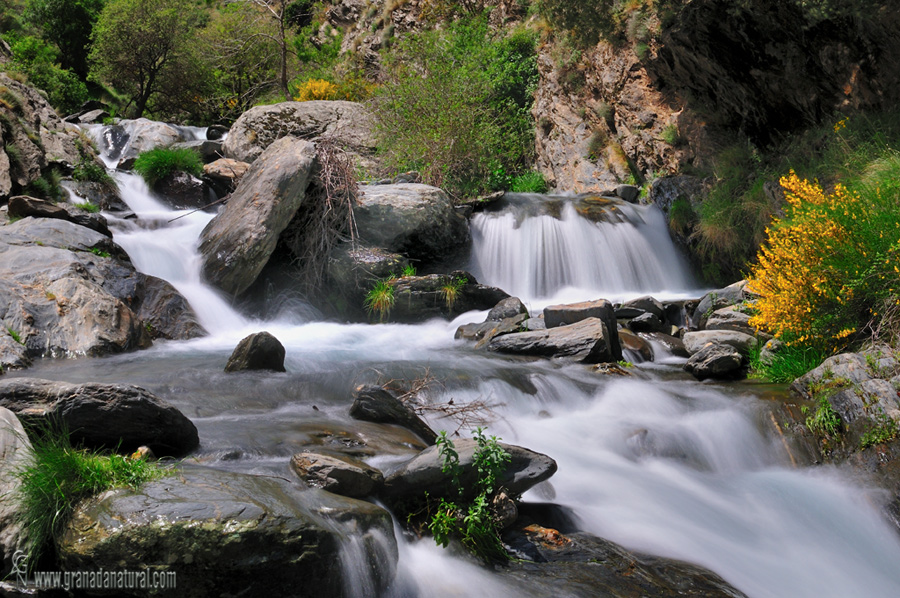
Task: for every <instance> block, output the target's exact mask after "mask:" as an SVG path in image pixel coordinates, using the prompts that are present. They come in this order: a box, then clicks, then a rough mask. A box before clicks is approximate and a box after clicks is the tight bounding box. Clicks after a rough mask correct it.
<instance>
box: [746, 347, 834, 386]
mask: <svg viewBox="0 0 900 598" xmlns="http://www.w3.org/2000/svg"><path fill="white" fill-rule="evenodd" d="M761 351H762V349H761V346H760V345H759V344H757V345H756V346H755V347H754V348H753V349H751V351H750V369H751V372H752V376H753V377H754V378H760V379H763V380H768V381H769V382H775V383H779V384H781V383H786V382H793V381H794V380H796V379H797V378H799V377H800V376H802V375H804V374H806V373H807V372H809V371H810V370H812V369H815V368H816V367H818V366H819V364H821V363H822V362H823V361H825V358H826V357H828V355H827V354H826V353H825V352H823V351H821V350H819V349H816V348H814V347H804V346H796V345H784V346H782V347H780V348H779V349H778V351H775V352H774V353H772V354H771V355H770V356H768V357H767V359H766V360H765V361H763V360H762V359H760V355H761Z"/></svg>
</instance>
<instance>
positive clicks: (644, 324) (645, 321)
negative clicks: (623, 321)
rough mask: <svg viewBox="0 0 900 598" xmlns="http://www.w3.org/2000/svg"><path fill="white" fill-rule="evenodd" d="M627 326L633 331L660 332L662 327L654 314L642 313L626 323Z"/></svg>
mask: <svg viewBox="0 0 900 598" xmlns="http://www.w3.org/2000/svg"><path fill="white" fill-rule="evenodd" d="M628 327H629V328H631V330H633V331H634V332H660V331H662V329H663V324H662V322H660V321H659V318H658V317H657V316H656V314H651V313H644V314H641V315H639V316H638V317H636V318H632V320H631V321H630V322H629V323H628Z"/></svg>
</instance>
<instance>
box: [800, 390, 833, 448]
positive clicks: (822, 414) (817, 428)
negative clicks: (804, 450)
mask: <svg viewBox="0 0 900 598" xmlns="http://www.w3.org/2000/svg"><path fill="white" fill-rule="evenodd" d="M801 411H802V412H803V413H809V408H808V407H806V406H803V407H802V408H801ZM806 427H807V429H808V430H809V431H810V432H812V433H813V434H815V435H817V436H827V437H828V438H836V437H837V436H839V435H840V433H841V417H840V416H839V415H838V414H837V411H835V410H834V407H832V406H831V403H829V402H828V397H827V396H821V397H819V399H818V401H816V410H815V412H814V413H813V414H812V415H808V416H807V418H806Z"/></svg>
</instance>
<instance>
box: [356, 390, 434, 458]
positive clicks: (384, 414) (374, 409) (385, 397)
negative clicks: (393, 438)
mask: <svg viewBox="0 0 900 598" xmlns="http://www.w3.org/2000/svg"><path fill="white" fill-rule="evenodd" d="M350 417H352V418H353V419H358V420H362V421H367V422H375V423H379V424H394V425H397V426H402V427H404V428H406V429H407V430H410V431H411V432H413V433H415V434H416V435H418V436H419V437H420V438H421V439H422V440H424V441H425V442H426V443H427V444H434V441H435V439H436V438H437V434H435V433H434V430H432V429H431V427H430V426H429V425H428V424H426V423H425V422H424V421H422V418H420V417H419V416H418V415H416V412H415V411H413V410H412V409H411V408H410V407H408V406H407V405H405V404H404V403H403V402H401V401H400V399H398V398H397V397H395V396H394V395H393V394H391V393H390V392H388V391H387V390H385V389H383V388H382V387H380V386H373V385H365V386H360V387H358V388H356V390H354V391H353V404H352V405H351V406H350Z"/></svg>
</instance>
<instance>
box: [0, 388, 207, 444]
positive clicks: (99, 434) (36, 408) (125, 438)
mask: <svg viewBox="0 0 900 598" xmlns="http://www.w3.org/2000/svg"><path fill="white" fill-rule="evenodd" d="M0 407H5V408H7V409H9V410H10V411H12V412H14V413H16V414H17V415H18V416H19V418H20V419H21V420H22V422H23V423H24V424H26V425H28V424H32V423H35V424H36V423H39V424H40V425H46V426H57V425H61V426H64V427H65V429H66V430H68V431H69V433H70V434H71V436H72V439H73V441H74V442H76V443H79V442H80V443H84V445H85V446H88V447H93V448H101V447H103V448H109V449H118V450H121V451H123V452H131V451H134V450H135V449H137V448H138V447H140V446H142V445H146V446H147V447H149V448H150V449H151V450H152V451H153V452H154V453H155V454H156V455H159V456H170V455H171V456H180V455H184V454H186V453H188V452H190V451H191V450H193V449H194V448H196V447H197V445H198V443H199V439H198V436H197V428H196V427H194V424H193V423H191V420H189V419H188V418H187V417H185V416H184V415H183V414H182V413H181V412H180V411H179V410H178V409H176V408H175V407H173V406H172V405H170V404H169V403H167V402H165V401H163V400H162V399H160V398H158V397H156V396H155V395H154V394H152V393H151V392H149V391H147V390H144V389H143V388H139V387H137V386H130V385H125V384H69V383H67V382H52V381H50V380H39V379H37V378H13V379H10V380H2V381H0Z"/></svg>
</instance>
